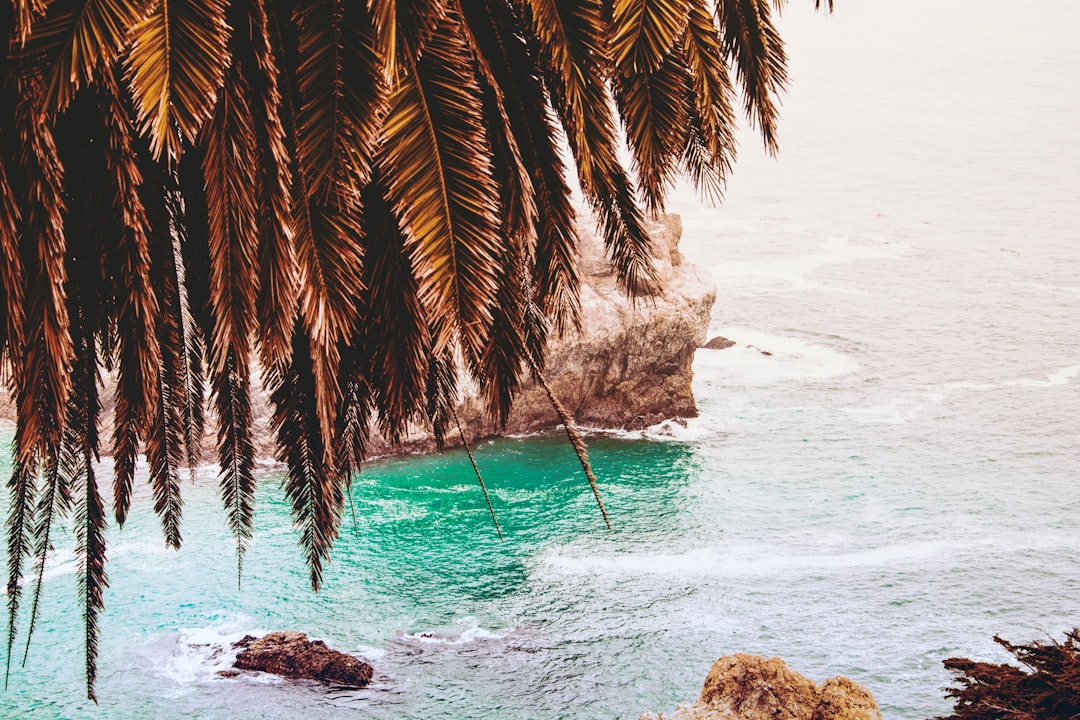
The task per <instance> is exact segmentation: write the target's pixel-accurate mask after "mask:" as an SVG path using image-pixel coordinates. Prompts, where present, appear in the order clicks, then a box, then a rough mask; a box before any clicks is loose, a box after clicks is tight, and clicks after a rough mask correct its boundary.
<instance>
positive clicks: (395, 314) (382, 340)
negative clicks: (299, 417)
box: [358, 177, 431, 442]
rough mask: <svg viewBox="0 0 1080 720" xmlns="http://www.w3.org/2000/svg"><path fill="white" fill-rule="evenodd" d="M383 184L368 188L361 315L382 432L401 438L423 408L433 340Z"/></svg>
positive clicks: (375, 180) (378, 182) (367, 369)
mask: <svg viewBox="0 0 1080 720" xmlns="http://www.w3.org/2000/svg"><path fill="white" fill-rule="evenodd" d="M385 192H386V191H385V187H384V183H383V181H382V179H381V178H379V177H375V178H373V179H372V182H371V183H369V184H368V186H367V188H365V190H364V196H363V202H364V237H365V241H366V250H365V255H364V258H365V260H364V296H363V307H364V315H363V317H362V319H361V324H360V326H361V327H362V333H363V335H362V337H363V351H364V355H365V357H366V364H365V365H364V366H363V367H362V368H358V369H360V370H361V371H362V373H363V375H364V379H365V381H366V383H367V386H368V387H369V388H370V390H371V399H372V401H373V402H374V405H375V409H376V410H377V415H378V420H379V430H380V432H381V433H382V434H383V436H384V437H386V438H387V439H389V440H390V441H391V442H398V441H400V439H401V437H402V435H403V434H404V433H405V431H406V429H407V426H408V423H409V421H410V420H412V419H413V417H414V415H415V413H416V410H417V409H418V408H419V407H421V406H422V402H423V398H424V391H425V386H426V382H427V365H428V355H429V352H430V347H431V339H430V335H429V333H428V322H427V313H426V310H425V309H424V307H423V306H422V305H421V304H420V301H419V298H418V296H417V292H418V286H417V282H416V278H415V277H414V276H413V272H412V266H411V264H410V262H409V258H408V257H407V256H406V254H405V242H406V240H405V237H404V234H403V232H402V229H401V226H400V224H399V223H398V220H397V217H396V216H395V215H394V212H393V210H392V208H391V207H390V206H389V204H388V203H387V201H386V198H385V196H384V194H385Z"/></svg>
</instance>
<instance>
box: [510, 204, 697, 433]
mask: <svg viewBox="0 0 1080 720" xmlns="http://www.w3.org/2000/svg"><path fill="white" fill-rule="evenodd" d="M650 234H651V235H652V237H653V241H654V243H655V252H656V254H655V262H656V265H657V267H658V269H659V275H660V279H661V286H660V288H659V290H660V291H659V293H658V294H657V295H654V296H651V297H643V298H638V299H637V300H635V301H631V300H630V299H629V298H627V296H626V293H625V292H624V291H623V290H622V289H621V288H619V287H618V284H617V283H616V280H615V276H614V274H613V273H612V272H611V269H610V266H609V264H608V261H607V259H606V258H605V257H604V247H603V242H602V240H601V239H600V238H598V237H597V236H596V234H595V233H594V232H591V228H588V229H582V230H581V231H579V237H580V253H581V264H580V268H581V274H582V289H581V306H582V313H581V314H582V317H581V323H582V327H581V332H580V333H570V334H569V335H567V336H565V337H563V338H562V339H560V340H557V341H555V342H553V343H552V345H551V346H550V348H549V351H548V358H547V367H546V369H545V375H546V377H547V379H548V382H549V384H550V385H551V387H552V390H554V392H555V395H556V397H558V398H559V400H560V401H561V402H562V404H563V405H564V406H566V409H567V410H569V411H570V412H571V413H572V414H573V416H574V418H575V419H576V420H577V422H578V423H579V424H580V425H582V426H585V427H603V428H619V429H638V428H644V427H648V426H649V425H654V424H656V423H658V422H660V421H662V420H667V419H670V418H687V417H695V416H696V415H697V405H696V404H695V403H694V395H693V392H692V390H691V388H690V382H691V379H692V378H693V371H692V369H691V364H692V363H693V360H694V351H695V350H697V348H699V347H701V345H702V344H703V343H704V342H705V334H706V331H707V330H708V326H709V315H710V311H711V309H712V305H713V301H714V300H715V299H716V290H715V288H714V286H713V284H712V281H711V279H710V278H709V276H708V274H707V273H706V272H705V271H704V270H703V269H701V268H698V267H696V266H693V265H685V264H683V262H682V256H681V255H680V254H679V240H680V238H681V236H682V222H681V221H680V219H679V217H678V216H677V215H669V216H666V217H664V218H662V219H661V220H659V221H657V222H654V223H653V224H652V226H651V227H650ZM557 423H558V419H557V418H556V417H555V414H554V412H553V410H552V408H551V404H550V402H549V401H548V398H547V395H546V393H545V392H544V390H543V388H540V387H537V386H536V385H535V384H534V383H532V382H531V381H530V382H529V383H528V384H527V385H526V386H525V388H524V389H523V392H522V393H521V394H520V396H519V397H518V399H517V401H516V403H515V406H514V411H513V413H512V414H511V417H510V421H509V424H508V426H507V431H508V432H510V433H521V432H529V431H533V430H538V429H541V428H545V427H551V426H553V425H555V424H557Z"/></svg>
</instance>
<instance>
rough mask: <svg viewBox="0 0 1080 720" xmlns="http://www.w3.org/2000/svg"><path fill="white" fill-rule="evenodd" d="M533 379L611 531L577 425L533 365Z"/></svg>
mask: <svg viewBox="0 0 1080 720" xmlns="http://www.w3.org/2000/svg"><path fill="white" fill-rule="evenodd" d="M532 371H533V377H535V378H536V381H537V382H538V383H540V386H541V387H542V388H544V392H545V393H547V396H548V400H549V401H550V402H551V407H553V408H555V412H556V414H557V415H558V416H559V420H560V421H561V422H562V425H563V429H564V430H565V431H566V437H567V438H568V439H569V440H570V444H571V445H572V446H573V447H574V452H575V453H577V456H578V461H579V462H581V469H582V470H583V471H585V477H586V478H588V480H589V487H590V488H591V489H592V494H593V497H594V498H596V505H597V507H599V508H600V514H601V515H602V516H603V518H604V524H605V525H607V528H608V530H610V529H611V521H610V520H609V519H608V514H607V510H606V509H604V501H603V500H601V499H600V484H599V482H598V481H597V479H596V474H595V473H593V469H592V463H591V462H589V449H588V447H587V446H586V445H585V439H584V438H583V437H581V432H580V431H579V430H578V428H577V423H575V422H574V418H573V416H572V415H570V413H569V412H567V410H566V408H565V407H563V404H562V403H561V402H559V398H557V397H556V396H555V392H554V391H553V390H552V389H551V385H549V384H548V381H547V378H546V377H544V373H543V372H541V371H540V369H539V368H538V367H536V366H535V365H534V366H533V367H532Z"/></svg>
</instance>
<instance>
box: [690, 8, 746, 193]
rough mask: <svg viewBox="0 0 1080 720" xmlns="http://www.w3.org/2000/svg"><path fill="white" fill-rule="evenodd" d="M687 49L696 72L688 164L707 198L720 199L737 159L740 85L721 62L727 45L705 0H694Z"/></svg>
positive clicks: (692, 95) (691, 74)
mask: <svg viewBox="0 0 1080 720" xmlns="http://www.w3.org/2000/svg"><path fill="white" fill-rule="evenodd" d="M682 49H683V53H684V56H685V58H686V62H687V66H688V69H689V71H690V77H691V88H690V90H691V91H690V97H691V101H690V103H689V105H690V108H691V110H690V112H691V122H690V129H689V132H688V133H687V138H686V149H685V151H684V163H685V169H686V171H687V172H688V173H689V174H690V177H691V179H693V181H694V184H695V185H696V186H697V187H698V188H699V189H700V190H701V191H702V192H703V193H704V194H705V195H706V197H708V198H710V199H712V200H714V201H718V200H719V199H720V196H721V194H722V192H723V188H724V185H725V183H726V179H727V175H728V173H729V172H730V171H731V166H732V164H733V163H734V162H735V148H736V145H735V135H734V132H733V128H734V127H735V111H734V110H733V108H732V106H733V103H734V97H735V90H734V88H733V87H732V85H731V79H730V78H729V77H728V72H727V66H726V65H725V64H724V63H718V62H716V58H718V57H721V56H722V55H723V53H724V50H723V45H722V43H721V41H720V36H719V35H718V34H717V30H716V25H715V23H714V21H713V16H712V14H711V13H710V12H709V10H708V8H707V7H706V4H705V0H690V9H689V22H688V23H687V27H686V32H685V33H684V35H683V37H682Z"/></svg>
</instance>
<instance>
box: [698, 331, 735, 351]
mask: <svg viewBox="0 0 1080 720" xmlns="http://www.w3.org/2000/svg"><path fill="white" fill-rule="evenodd" d="M734 344H735V341H734V340H728V339H727V338H726V337H724V336H723V335H717V336H716V337H714V338H713V339H712V340H710V341H709V342H707V343H705V344H704V345H702V346H701V347H703V348H705V349H706V350H727V349H728V348H729V347H731V346H732V345H734Z"/></svg>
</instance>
